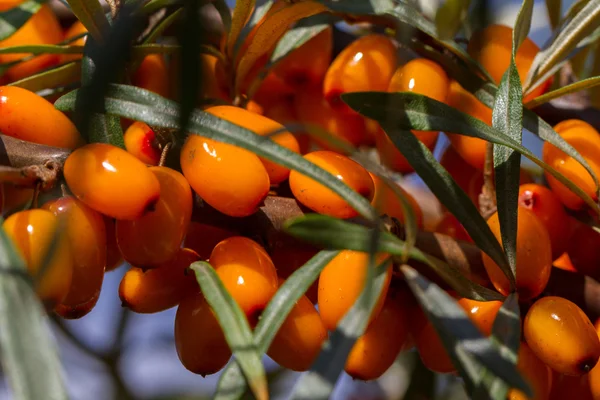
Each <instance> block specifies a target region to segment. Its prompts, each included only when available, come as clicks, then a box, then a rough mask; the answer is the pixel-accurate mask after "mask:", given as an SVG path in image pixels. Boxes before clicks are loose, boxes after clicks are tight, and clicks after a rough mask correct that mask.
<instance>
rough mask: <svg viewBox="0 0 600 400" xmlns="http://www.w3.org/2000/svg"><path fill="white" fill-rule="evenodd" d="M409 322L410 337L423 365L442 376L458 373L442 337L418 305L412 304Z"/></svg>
mask: <svg viewBox="0 0 600 400" xmlns="http://www.w3.org/2000/svg"><path fill="white" fill-rule="evenodd" d="M414 302H416V300H414ZM409 321H410V324H409V330H410V335H411V337H412V340H413V341H414V343H415V347H416V348H417V351H418V352H419V357H420V358H421V362H423V365H425V367H427V368H428V369H429V370H431V371H434V372H437V373H440V374H448V373H452V372H456V368H455V367H454V364H452V360H451V359H450V356H448V352H447V351H446V349H445V348H444V345H443V344H442V341H441V340H440V336H439V335H438V333H437V331H436V330H435V328H434V327H433V324H432V323H431V322H430V321H429V320H428V319H427V316H426V315H425V313H424V312H423V310H421V308H420V307H419V306H418V305H417V304H412V305H411V307H410V318H409Z"/></svg>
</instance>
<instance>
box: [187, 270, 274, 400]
mask: <svg viewBox="0 0 600 400" xmlns="http://www.w3.org/2000/svg"><path fill="white" fill-rule="evenodd" d="M190 268H191V269H192V271H194V273H195V274H196V279H197V280H198V284H199V285H200V288H201V289H202V293H203V295H204V297H205V298H206V301H207V302H208V304H209V305H210V307H211V308H212V309H213V311H214V313H215V315H216V317H217V319H218V320H219V325H220V326H221V328H222V329H223V333H224V334H225V339H227V343H228V344H229V348H231V351H232V353H233V355H234V356H235V358H236V360H237V363H238V365H239V366H240V368H241V370H242V371H243V372H244V376H245V377H246V379H247V380H248V384H249V386H250V388H251V389H252V392H253V393H254V395H255V396H256V398H257V399H261V400H262V399H268V398H269V391H268V388H267V380H266V376H265V369H264V366H263V364H262V361H261V357H260V353H259V351H258V349H257V348H256V345H255V344H254V339H253V337H252V330H251V328H250V325H248V320H247V319H246V315H245V314H244V312H243V311H242V309H241V308H240V306H239V305H238V304H237V303H236V301H235V300H234V299H233V297H231V294H229V292H228V291H227V289H225V286H223V282H221V279H220V278H219V276H218V275H217V273H216V272H215V270H214V269H213V267H211V266H210V264H208V263H207V262H204V261H199V262H195V263H193V264H192V265H190Z"/></svg>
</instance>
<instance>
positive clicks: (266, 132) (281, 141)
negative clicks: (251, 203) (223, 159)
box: [206, 106, 300, 185]
mask: <svg viewBox="0 0 600 400" xmlns="http://www.w3.org/2000/svg"><path fill="white" fill-rule="evenodd" d="M206 111H207V112H208V113H211V114H213V115H216V116H217V117H220V118H223V119H225V120H227V121H230V122H233V123H234V124H237V125H239V126H241V127H243V128H246V129H249V130H251V131H252V132H254V133H256V134H257V135H260V136H269V140H272V141H273V142H275V143H277V144H278V145H280V146H283V147H285V148H286V149H288V150H291V151H293V152H294V153H299V152H300V146H299V145H298V141H297V140H296V138H295V137H294V135H292V134H291V133H290V132H288V131H286V130H285V128H284V127H283V125H281V124H279V123H277V122H275V121H273V120H271V119H269V118H267V117H263V116H262V115H258V114H255V113H252V112H249V111H248V110H244V109H243V108H239V107H233V106H215V107H210V108H208V109H206ZM275 132H280V133H277V134H276V135H272V134H273V133H275ZM271 135H272V136H271ZM260 161H261V162H262V163H263V165H264V166H265V169H266V170H267V173H268V174H269V180H270V182H271V184H272V185H275V184H278V183H281V182H283V181H285V180H286V179H287V178H288V176H289V175H290V170H289V168H286V167H284V166H281V165H279V164H277V163H275V162H273V161H269V160H267V159H264V158H260Z"/></svg>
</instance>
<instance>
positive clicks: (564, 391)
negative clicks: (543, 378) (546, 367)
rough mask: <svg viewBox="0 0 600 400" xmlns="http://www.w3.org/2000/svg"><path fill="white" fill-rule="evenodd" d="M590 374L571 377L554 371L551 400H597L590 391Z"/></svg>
mask: <svg viewBox="0 0 600 400" xmlns="http://www.w3.org/2000/svg"><path fill="white" fill-rule="evenodd" d="M589 378H590V374H585V375H581V376H569V375H564V374H559V373H558V372H556V371H552V390H551V391H550V398H549V399H550V400H564V399H577V400H596V399H597V398H596V397H594V396H593V395H592V392H591V390H590V379H589Z"/></svg>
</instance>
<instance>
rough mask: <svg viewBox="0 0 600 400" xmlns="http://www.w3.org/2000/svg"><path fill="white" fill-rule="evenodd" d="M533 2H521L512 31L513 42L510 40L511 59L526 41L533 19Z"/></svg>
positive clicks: (531, 0)
mask: <svg viewBox="0 0 600 400" xmlns="http://www.w3.org/2000/svg"><path fill="white" fill-rule="evenodd" d="M533 5H534V2H533V0H523V3H522V4H521V8H520V9H519V13H518V14H517V19H516V21H515V27H514V29H513V40H512V54H513V58H514V57H516V54H517V51H518V50H519V47H521V44H522V43H523V42H524V41H525V39H527V36H528V35H529V31H530V29H531V18H532V17H533Z"/></svg>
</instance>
